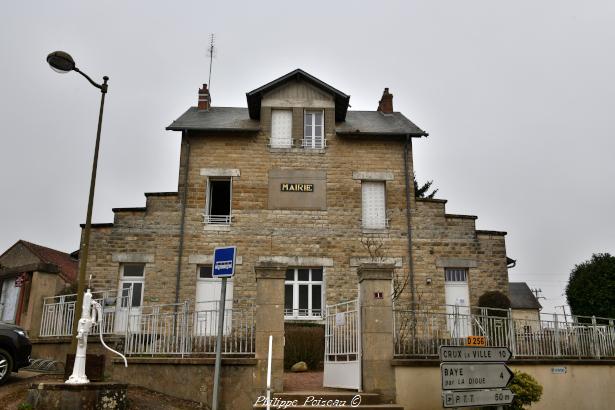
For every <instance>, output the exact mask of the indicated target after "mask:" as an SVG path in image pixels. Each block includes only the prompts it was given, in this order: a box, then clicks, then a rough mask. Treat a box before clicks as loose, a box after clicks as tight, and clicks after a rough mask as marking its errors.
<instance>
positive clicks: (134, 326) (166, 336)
mask: <svg viewBox="0 0 615 410" xmlns="http://www.w3.org/2000/svg"><path fill="white" fill-rule="evenodd" d="M204 303H205V302H199V303H198V304H197V305H196V306H203V304H204ZM206 304H207V305H214V303H213V301H212V302H211V303H206ZM218 313H219V308H218V307H217V306H216V307H215V308H214V307H213V306H212V308H211V309H199V308H198V307H197V308H196V309H194V308H192V307H191V303H190V302H184V303H180V304H171V305H158V306H151V307H147V308H143V309H142V310H141V311H138V312H134V311H131V312H129V314H128V321H127V325H126V331H125V337H126V339H125V340H126V342H125V354H126V355H152V356H156V355H180V356H182V357H183V356H186V355H192V356H194V355H208V354H213V353H215V352H216V335H217V330H218V318H219V314H218ZM254 337H255V330H254V306H253V305H249V306H247V307H241V308H238V307H236V308H227V309H225V312H224V329H223V335H222V354H237V355H249V356H251V355H253V354H254V352H255V349H254V347H255V345H254Z"/></svg>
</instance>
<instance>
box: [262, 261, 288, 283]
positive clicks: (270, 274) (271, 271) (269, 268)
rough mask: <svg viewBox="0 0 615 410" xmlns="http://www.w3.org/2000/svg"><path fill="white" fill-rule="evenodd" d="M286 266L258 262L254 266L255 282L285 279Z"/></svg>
mask: <svg viewBox="0 0 615 410" xmlns="http://www.w3.org/2000/svg"><path fill="white" fill-rule="evenodd" d="M287 267H288V265H286V264H282V263H276V262H258V264H257V265H255V266H254V273H255V274H256V280H259V279H285V278H286V268H287Z"/></svg>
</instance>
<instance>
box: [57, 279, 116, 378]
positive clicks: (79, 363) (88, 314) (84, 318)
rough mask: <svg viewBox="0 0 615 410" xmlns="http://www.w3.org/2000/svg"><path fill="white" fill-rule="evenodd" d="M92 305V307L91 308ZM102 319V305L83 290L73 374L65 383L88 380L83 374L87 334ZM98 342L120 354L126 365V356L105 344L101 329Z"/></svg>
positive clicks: (87, 291) (88, 292)
mask: <svg viewBox="0 0 615 410" xmlns="http://www.w3.org/2000/svg"><path fill="white" fill-rule="evenodd" d="M92 307H94V309H92ZM102 320H103V314H102V306H100V303H98V302H96V301H95V300H92V293H91V292H90V289H88V290H86V291H85V294H84V295H83V306H82V310H81V319H79V324H78V326H77V353H76V354H75V364H74V365H73V374H71V376H70V377H69V378H68V380H67V381H66V383H68V384H85V383H89V382H90V380H89V379H88V377H87V376H86V374H85V359H86V352H87V348H88V335H89V334H90V332H91V331H92V326H94V325H96V324H101V323H102ZM98 333H99V334H100V342H101V343H102V345H103V346H104V347H105V348H106V349H107V350H109V351H111V352H113V353H115V354H117V355H119V356H122V358H123V359H124V366H125V367H128V362H127V360H126V357H125V356H124V355H123V354H121V353H120V352H118V351H115V350H113V349H111V348H110V347H109V346H107V345H106V344H105V341H104V340H103V337H102V329H99V332H98Z"/></svg>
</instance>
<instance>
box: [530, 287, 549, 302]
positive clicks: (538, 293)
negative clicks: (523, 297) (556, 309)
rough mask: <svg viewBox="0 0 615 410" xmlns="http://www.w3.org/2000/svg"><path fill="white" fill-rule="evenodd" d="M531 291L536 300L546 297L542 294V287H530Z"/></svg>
mask: <svg viewBox="0 0 615 410" xmlns="http://www.w3.org/2000/svg"><path fill="white" fill-rule="evenodd" d="M532 293H533V294H534V296H535V297H536V300H540V299H547V298H546V297H544V296H542V289H540V288H534V289H532Z"/></svg>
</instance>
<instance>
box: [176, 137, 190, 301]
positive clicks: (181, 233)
mask: <svg viewBox="0 0 615 410" xmlns="http://www.w3.org/2000/svg"><path fill="white" fill-rule="evenodd" d="M182 140H184V144H185V146H186V148H185V154H186V161H185V167H184V190H183V191H182V196H181V207H182V208H181V221H180V223H179V250H178V252H177V253H178V255H177V274H176V275H175V303H176V304H175V312H176V313H177V304H178V303H179V280H180V277H181V269H182V256H183V254H184V225H185V221H186V197H187V193H188V173H189V171H190V143H189V142H188V131H187V130H184V131H183V132H182Z"/></svg>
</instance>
